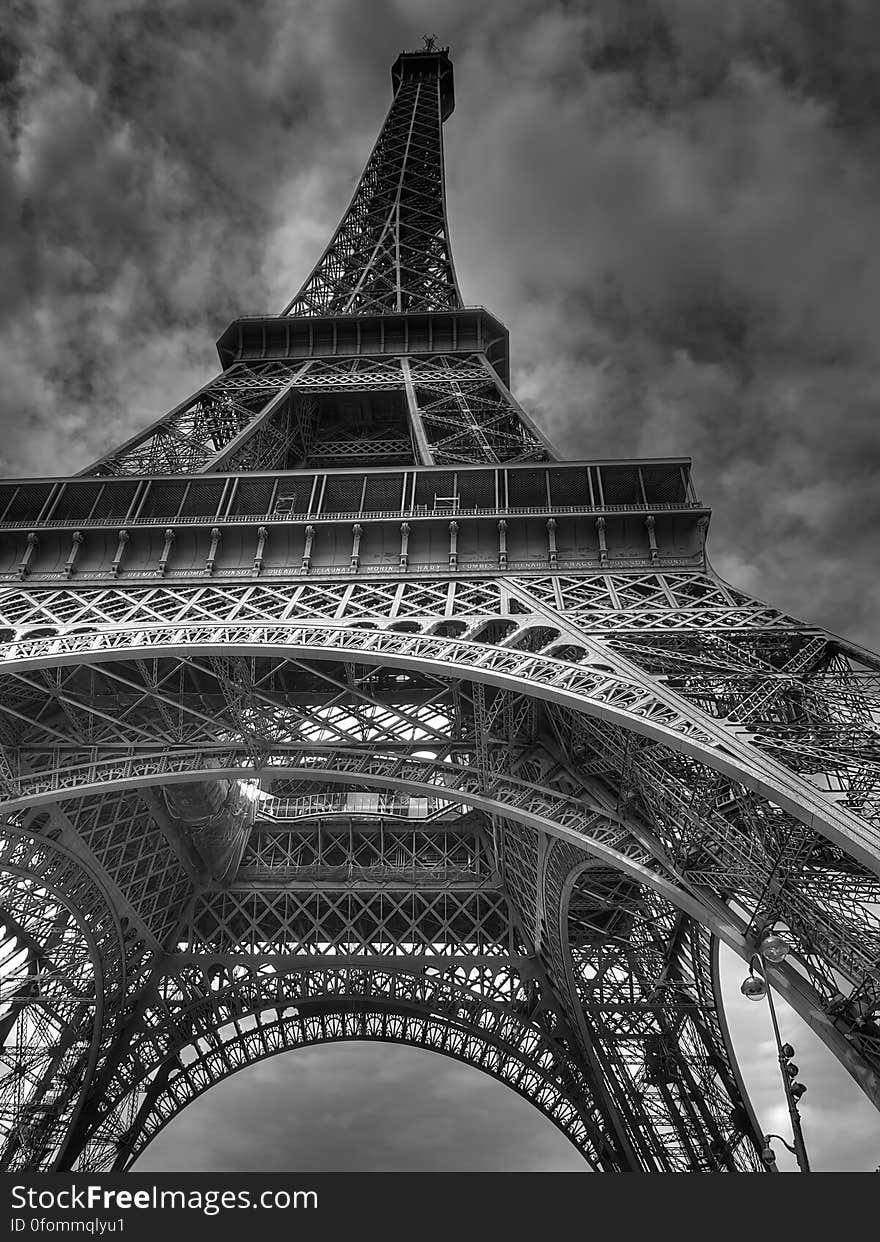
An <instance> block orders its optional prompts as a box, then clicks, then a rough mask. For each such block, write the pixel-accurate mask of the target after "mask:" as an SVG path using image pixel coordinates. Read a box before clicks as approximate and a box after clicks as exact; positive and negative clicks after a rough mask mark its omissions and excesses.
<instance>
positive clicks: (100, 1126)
mask: <svg viewBox="0 0 880 1242" xmlns="http://www.w3.org/2000/svg"><path fill="white" fill-rule="evenodd" d="M392 82H393V101H392V104H391V107H390V110H389V112H388V115H387V117H386V119H385V122H384V124H383V126H382V129H381V132H380V134H379V138H378V141H377V143H376V145H375V147H374V148H373V151H372V154H371V155H370V157H369V160H368V161H367V165H366V168H365V170H364V173H363V176H362V177H361V180H360V182H359V184H358V186H357V189H356V191H355V194H354V197H353V199H352V201H351V204H350V206H349V208H348V210H347V211H346V212H345V214H344V216H343V218H342V222H341V224H340V225H339V227H338V229H337V230H336V232H335V233H334V235H333V237H332V239H331V240H330V243H329V244H328V246H327V248H326V250H325V251H324V253H323V254H322V256H321V257H320V259H319V260H318V262H317V264H316V265H315V267H314V269H313V271H312V272H311V274H310V275H309V277H308V279H307V280H306V281H305V284H304V285H303V286H302V288H301V290H300V291H299V293H298V294H297V295H296V297H295V298H294V299H293V301H292V302H291V303H290V304H289V305H288V306H287V307H286V308H285V309H284V311H283V312H282V313H281V314H280V315H257V316H251V317H247V318H242V319H238V320H236V321H235V322H234V323H233V324H231V326H230V327H229V328H227V330H226V331H225V332H224V333H223V335H222V336H221V337H220V340H219V342H218V351H219V355H220V363H221V368H222V369H221V372H220V374H219V375H218V377H217V378H216V379H212V380H211V381H210V383H208V384H206V385H205V386H204V387H203V388H201V389H200V390H199V391H198V392H196V393H195V394H194V395H193V396H191V397H188V398H187V399H186V400H185V401H183V402H182V403H181V404H180V405H178V406H177V407H176V408H175V409H173V410H171V412H170V413H168V414H166V415H164V416H163V417H162V418H160V419H159V420H158V421H157V422H156V423H154V424H153V425H152V426H150V427H148V428H147V429H146V430H144V431H141V432H139V433H138V434H137V435H136V436H134V437H133V438H132V439H130V440H129V441H127V442H126V443H125V444H123V445H121V446H120V447H118V448H116V449H115V450H114V451H113V452H111V453H109V454H108V455H107V456H105V457H103V458H101V460H100V461H97V462H95V463H94V464H93V465H92V466H90V467H89V468H88V469H86V470H84V471H83V472H81V473H80V474H78V475H76V476H75V477H72V478H71V477H68V478H40V479H25V480H16V481H12V482H4V483H3V484H2V485H0V540H2V555H0V578H2V586H0V626H2V627H3V628H2V630H0V640H2V643H0V659H2V669H0V676H2V695H0V747H2V749H0V794H2V802H3V805H2V824H3V827H2V843H0V870H2V876H3V881H2V888H0V1046H2V1058H0V1144H2V1165H3V1167H4V1168H6V1169H7V1170H14V1169H32V1170H70V1169H74V1170H77V1169H78V1170H96V1171H101V1170H105V1171H106V1170H111V1169H127V1168H129V1167H130V1166H131V1164H132V1163H133V1162H134V1161H135V1160H136V1159H137V1157H138V1156H139V1154H140V1153H141V1152H142V1151H143V1150H144V1148H145V1146H146V1145H147V1144H148V1143H149V1142H150V1140H151V1139H152V1138H153V1137H154V1136H155V1135H156V1134H157V1133H158V1132H159V1131H160V1130H161V1129H162V1127H163V1126H165V1125H166V1124H167V1123H168V1122H169V1121H170V1120H172V1119H173V1118H174V1117H175V1116H176V1115H177V1114H178V1113H179V1112H180V1110H181V1109H183V1108H185V1107H186V1105H187V1104H188V1103H189V1102H190V1101H191V1100H193V1099H195V1098H196V1097H197V1096H199V1095H200V1094H201V1093H202V1092H204V1091H206V1090H208V1089H209V1088H210V1087H211V1086H213V1085H214V1084H215V1083H217V1082H220V1081H221V1080H223V1079H224V1078H225V1077H226V1076H228V1075H230V1074H232V1073H235V1072H236V1071H237V1070H239V1069H242V1068H244V1067H246V1066H249V1065H252V1064H254V1063H255V1062H257V1061H259V1060H261V1059H262V1058H265V1057H269V1056H272V1055H274V1054H276V1053H281V1052H284V1051H287V1050H292V1049H297V1048H302V1047H305V1046H308V1045H313V1044H319V1043H324V1042H329V1041H332V1040H385V1041H390V1042H392V1043H400V1044H409V1045H414V1046H417V1047H421V1048H427V1049H430V1050H432V1051H434V1052H437V1053H441V1054H444V1055H446V1056H449V1057H454V1058H458V1059H459V1060H460V1061H463V1062H465V1063H467V1064H469V1065H472V1066H475V1067H477V1068H479V1069H481V1070H483V1071H484V1072H485V1073H487V1074H490V1075H493V1076H494V1077H495V1078H497V1079H498V1080H500V1081H501V1082H503V1083H506V1084H507V1086H509V1087H510V1088H512V1089H513V1090H514V1091H517V1092H519V1093H520V1094H521V1095H522V1096H524V1097H525V1098H526V1099H527V1100H530V1101H531V1102H532V1104H534V1106H535V1107H536V1108H538V1109H540V1110H541V1112H542V1113H544V1114H545V1115H546V1116H547V1117H548V1118H550V1120H551V1121H553V1122H554V1123H555V1124H556V1125H557V1126H558V1127H559V1128H560V1129H561V1131H562V1132H563V1133H564V1134H565V1135H567V1136H568V1138H569V1139H570V1141H571V1142H572V1143H573V1144H574V1145H575V1147H576V1148H577V1149H578V1150H579V1151H580V1152H581V1153H582V1154H583V1156H584V1159H585V1161H586V1162H587V1163H588V1164H589V1166H590V1167H592V1168H593V1169H595V1170H597V1171H678V1170H680V1171H702V1170H705V1171H725V1170H729V1171H742V1170H755V1169H760V1168H763V1167H764V1166H763V1164H762V1161H761V1154H760V1153H761V1147H762V1139H761V1136H760V1133H759V1131H758V1128H757V1124H756V1120H755V1116H754V1113H753V1111H752V1108H751V1105H750V1103H749V1100H748V1098H747V1095H746V1093H745V1090H744V1087H743V1083H742V1080H741V1076H740V1072H739V1070H738V1067H737V1063H736V1059H735V1057H734V1054H733V1051H732V1048H731V1043H730V1038H729V1035H728V1030H727V1024H726V1021H725V1016H724V1010H723V1005H722V997H721V991H720V985H719V946H720V945H721V944H722V943H723V944H725V945H727V946H729V947H730V948H732V949H733V950H734V951H736V952H737V953H739V954H740V955H741V956H742V958H743V959H744V961H745V962H746V963H751V966H752V971H753V974H754V977H755V979H756V980H758V988H757V990H760V987H761V986H763V984H762V983H761V979H760V976H761V975H764V976H766V981H767V982H769V983H770V984H771V986H772V988H773V989H774V990H775V991H776V992H777V993H778V994H779V995H781V996H782V997H784V998H785V999H786V1001H787V1002H788V1004H790V1005H791V1006H793V1008H794V1009H795V1010H796V1011H797V1013H798V1014H800V1015H801V1017H802V1018H804V1019H805V1021H806V1022H807V1023H809V1025H810V1026H811V1027H812V1029H813V1030H814V1031H815V1032H817V1033H818V1035H819V1036H820V1037H821V1038H822V1039H823V1040H824V1042H825V1044H826V1045H827V1047H828V1049H829V1050H830V1051H831V1053H833V1055H834V1056H835V1057H837V1058H838V1059H839V1060H840V1062H842V1064H843V1065H844V1066H845V1067H846V1069H847V1070H848V1071H849V1072H850V1074H852V1075H853V1077H854V1078H855V1079H856V1080H857V1081H858V1083H859V1084H860V1085H861V1087H862V1088H863V1090H864V1091H865V1092H866V1093H867V1094H868V1096H869V1097H870V1098H871V1099H872V1100H873V1101H874V1103H876V1104H880V1026H878V1001H880V972H878V959H880V936H878V909H880V905H878V897H880V894H878V879H877V875H878V859H880V763H878V759H880V746H878V721H880V698H878V670H880V664H878V659H877V658H876V657H874V656H872V655H871V654H870V653H868V652H866V651H864V650H862V649H860V648H858V647H856V646H854V645H853V644H852V643H848V642H846V641H844V640H842V639H840V638H837V637H835V636H833V635H830V634H828V633H826V632H824V631H823V630H821V629H817V628H815V627H813V626H809V625H806V624H804V623H802V622H800V621H798V620H796V619H794V618H792V617H789V616H786V615H785V614H784V613H782V612H780V611H778V610H777V609H776V608H774V607H772V606H771V605H768V604H765V603H763V602H761V601H759V600H757V599H753V598H751V597H750V596H749V595H747V594H745V593H744V592H742V591H739V590H737V589H736V588H735V587H732V586H729V585H728V584H727V583H725V582H723V581H722V580H721V579H720V578H719V577H718V576H717V575H716V574H715V573H714V572H713V570H712V568H711V567H710V565H709V562H708V560H707V557H706V531H707V526H708V522H709V510H708V508H707V507H706V506H705V505H704V504H703V503H702V501H701V500H700V499H699V498H698V495H697V493H696V491H695V489H694V483H693V481H692V478H691V470H690V461H689V459H686V458H675V459H670V458H663V459H656V458H652V459H646V460H615V459H613V458H609V459H603V460H598V461H580V462H565V461H561V460H559V458H558V457H557V456H556V455H555V454H554V452H553V449H552V447H551V445H550V444H549V443H548V441H547V439H546V438H545V436H544V435H543V433H542V431H541V430H540V428H539V427H537V426H536V425H535V424H534V422H533V421H532V419H531V418H530V417H529V416H528V414H527V413H526V412H525V411H524V410H523V409H522V408H521V407H520V405H519V404H518V402H517V401H516V399H515V397H514V396H513V395H512V394H511V392H510V389H509V387H508V382H509V371H508V365H509V364H508V333H507V331H506V329H505V328H504V326H503V324H501V323H500V322H499V321H498V320H497V319H496V318H494V317H493V316H492V315H491V314H490V313H489V312H488V311H486V310H484V309H483V308H481V307H468V306H465V305H464V304H463V301H462V298H461V295H460V293H459V288H458V282H457V278H456V274H455V269H454V266H453V261H452V254H451V250H450V245H449V231H448V227H447V219H446V207H445V191H444V170H443V146H442V124H443V122H444V121H445V119H446V118H447V117H448V116H449V115H450V113H451V112H452V109H453V103H454V97H453V71H452V65H451V62H450V59H449V55H448V49H442V48H438V47H436V46H435V45H434V43H433V41H431V40H428V41H426V45H425V47H424V48H423V49H421V50H418V51H415V52H406V53H402V54H401V55H400V56H399V57H398V58H397V60H396V61H395V63H394V66H393V69H392ZM770 933H772V934H774V935H775V936H776V938H777V942H779V940H780V938H781V941H782V943H783V945H787V946H788V953H787V956H784V957H783V958H782V960H773V958H774V955H770V954H769V953H768V954H767V955H765V954H764V952H763V950H762V946H763V945H765V944H766V943H767V936H768V934H770ZM775 956H776V957H777V958H778V957H779V955H778V954H777V955H775Z"/></svg>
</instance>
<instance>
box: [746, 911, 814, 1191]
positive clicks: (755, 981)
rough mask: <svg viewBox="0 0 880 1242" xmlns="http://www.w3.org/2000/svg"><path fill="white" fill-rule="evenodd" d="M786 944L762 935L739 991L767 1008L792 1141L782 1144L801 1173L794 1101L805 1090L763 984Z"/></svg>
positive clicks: (774, 935)
mask: <svg viewBox="0 0 880 1242" xmlns="http://www.w3.org/2000/svg"><path fill="white" fill-rule="evenodd" d="M788 952H789V945H788V942H787V941H786V940H785V939H784V938H783V937H782V936H780V935H779V934H778V932H775V931H772V930H771V931H769V932H765V934H764V936H763V937H762V939H761V941H760V942H759V944H758V951H757V952H756V953H753V954H752V958H751V961H750V962H749V973H748V977H747V978H746V979H745V980H744V982H743V984H742V986H741V988H740V991H741V992H742V994H743V996H746V997H748V999H749V1000H760V999H761V997H762V996H766V997H767V1004H768V1005H769V1007H770V1019H771V1021H772V1023H773V1037H774V1039H775V1040H776V1053H777V1057H778V1059H779V1069H780V1071H781V1073H782V1086H783V1089H784V1091H785V1102H786V1104H787V1105H788V1115H789V1117H790V1118H791V1132H792V1136H793V1138H794V1147H790V1146H789V1144H788V1143H786V1142H785V1140H784V1139H782V1142H783V1143H784V1144H785V1146H786V1147H788V1149H789V1151H792V1152H793V1153H794V1155H795V1158H796V1160H797V1163H798V1169H799V1170H800V1171H801V1173H809V1172H810V1160H809V1157H808V1155H807V1146H806V1143H805V1142H804V1133H803V1129H802V1127H801V1115H800V1111H799V1110H798V1100H800V1099H801V1097H802V1096H803V1094H804V1092H805V1091H806V1089H807V1088H806V1087H805V1086H804V1084H803V1083H802V1082H795V1078H796V1077H797V1073H798V1067H797V1066H796V1065H795V1064H794V1063H793V1061H792V1057H793V1056H794V1048H793V1047H792V1046H791V1044H787V1043H786V1044H784V1043H783V1042H782V1036H781V1035H780V1033H779V1020H778V1018H777V1017H776V1006H775V1004H774V1003H773V990H772V988H771V987H770V984H769V982H768V980H767V970H766V963H767V962H770V963H773V964H774V965H775V964H777V963H779V962H782V961H784V960H785V958H786V957H787V956H788ZM756 963H757V965H758V969H759V970H760V972H761V973H760V975H756V974H755V964H756ZM777 1137H779V1136H778V1135H767V1136H766V1140H765V1141H766V1142H767V1147H768V1148H769V1145H770V1144H769V1140H770V1139H771V1138H777Z"/></svg>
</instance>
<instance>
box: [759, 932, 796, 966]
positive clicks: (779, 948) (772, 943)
mask: <svg viewBox="0 0 880 1242" xmlns="http://www.w3.org/2000/svg"><path fill="white" fill-rule="evenodd" d="M758 952H759V953H760V954H761V957H763V958H764V959H765V961H768V962H784V961H785V959H786V958H787V957H788V955H789V953H790V952H791V945H790V944H789V943H788V941H787V940H786V939H785V938H784V937H783V936H780V935H779V933H778V932H768V933H767V935H766V936H765V937H764V939H763V940H762V941H761V943H760V944H759V945H758Z"/></svg>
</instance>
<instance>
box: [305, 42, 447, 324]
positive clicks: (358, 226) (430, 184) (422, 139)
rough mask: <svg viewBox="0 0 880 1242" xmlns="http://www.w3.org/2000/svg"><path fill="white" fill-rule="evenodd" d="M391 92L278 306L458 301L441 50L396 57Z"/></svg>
mask: <svg viewBox="0 0 880 1242" xmlns="http://www.w3.org/2000/svg"><path fill="white" fill-rule="evenodd" d="M401 62H403V63H402V71H401V73H400V74H399V78H398V84H397V90H396V92H395V95H394V101H393V103H392V104H391V108H390V110H389V112H388V116H387V117H386V119H385V123H384V125H383V126H382V129H381V132H380V134H379V137H378V139H377V141H376V145H375V147H374V148H373V152H372V154H371V156H370V158H369V160H368V161H367V166H366V168H365V169H364V172H363V175H362V177H361V179H360V182H359V184H358V187H357V189H356V190H355V193H354V197H353V198H352V201H351V204H350V206H349V208H348V210H347V211H346V213H345V215H344V216H343V218H342V222H341V223H340V225H339V228H338V229H337V230H336V232H335V233H334V234H333V237H332V238H331V240H330V242H329V244H328V246H327V249H326V250H325V251H324V253H323V255H322V256H321V258H320V259H319V260H318V262H317V264H316V265H315V268H314V269H313V271H312V273H311V275H310V276H309V277H308V279H307V280H306V282H305V284H304V285H303V287H302V289H300V291H299V293H298V294H297V295H296V297H295V298H294V299H293V301H292V302H290V304H289V305H288V306H286V307H285V309H284V314H285V315H318V314H324V313H328V312H330V313H334V314H351V313H360V314H364V313H369V312H384V311H402V310H411V309H416V310H442V309H446V308H450V307H457V306H460V305H461V295H460V293H459V291H458V283H457V281H456V278H455V268H454V267H453V263H452V251H451V250H450V247H449V226H448V224H447V221H446V196H445V184H444V173H443V136H442V125H443V120H444V119H445V116H446V115H448V113H449V112H450V111H451V110H452V109H451V104H447V100H446V97H445V95H446V92H445V89H444V88H445V81H444V79H445V77H446V74H447V70H449V71H450V72H451V67H450V66H449V60H448V57H446V56H445V54H443V53H439V54H437V55H433V56H430V57H418V58H417V61H413V60H412V58H409V57H402V58H401V61H399V62H398V64H401Z"/></svg>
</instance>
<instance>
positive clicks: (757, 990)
mask: <svg viewBox="0 0 880 1242" xmlns="http://www.w3.org/2000/svg"><path fill="white" fill-rule="evenodd" d="M739 990H740V991H741V992H742V994H743V996H746V997H748V999H749V1000H755V1001H756V1000H760V999H761V997H762V996H766V995H767V984H766V983H765V982H764V980H763V979H762V978H761V976H760V975H749V977H748V978H747V979H743V981H742V984H741V986H740V989H739Z"/></svg>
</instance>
